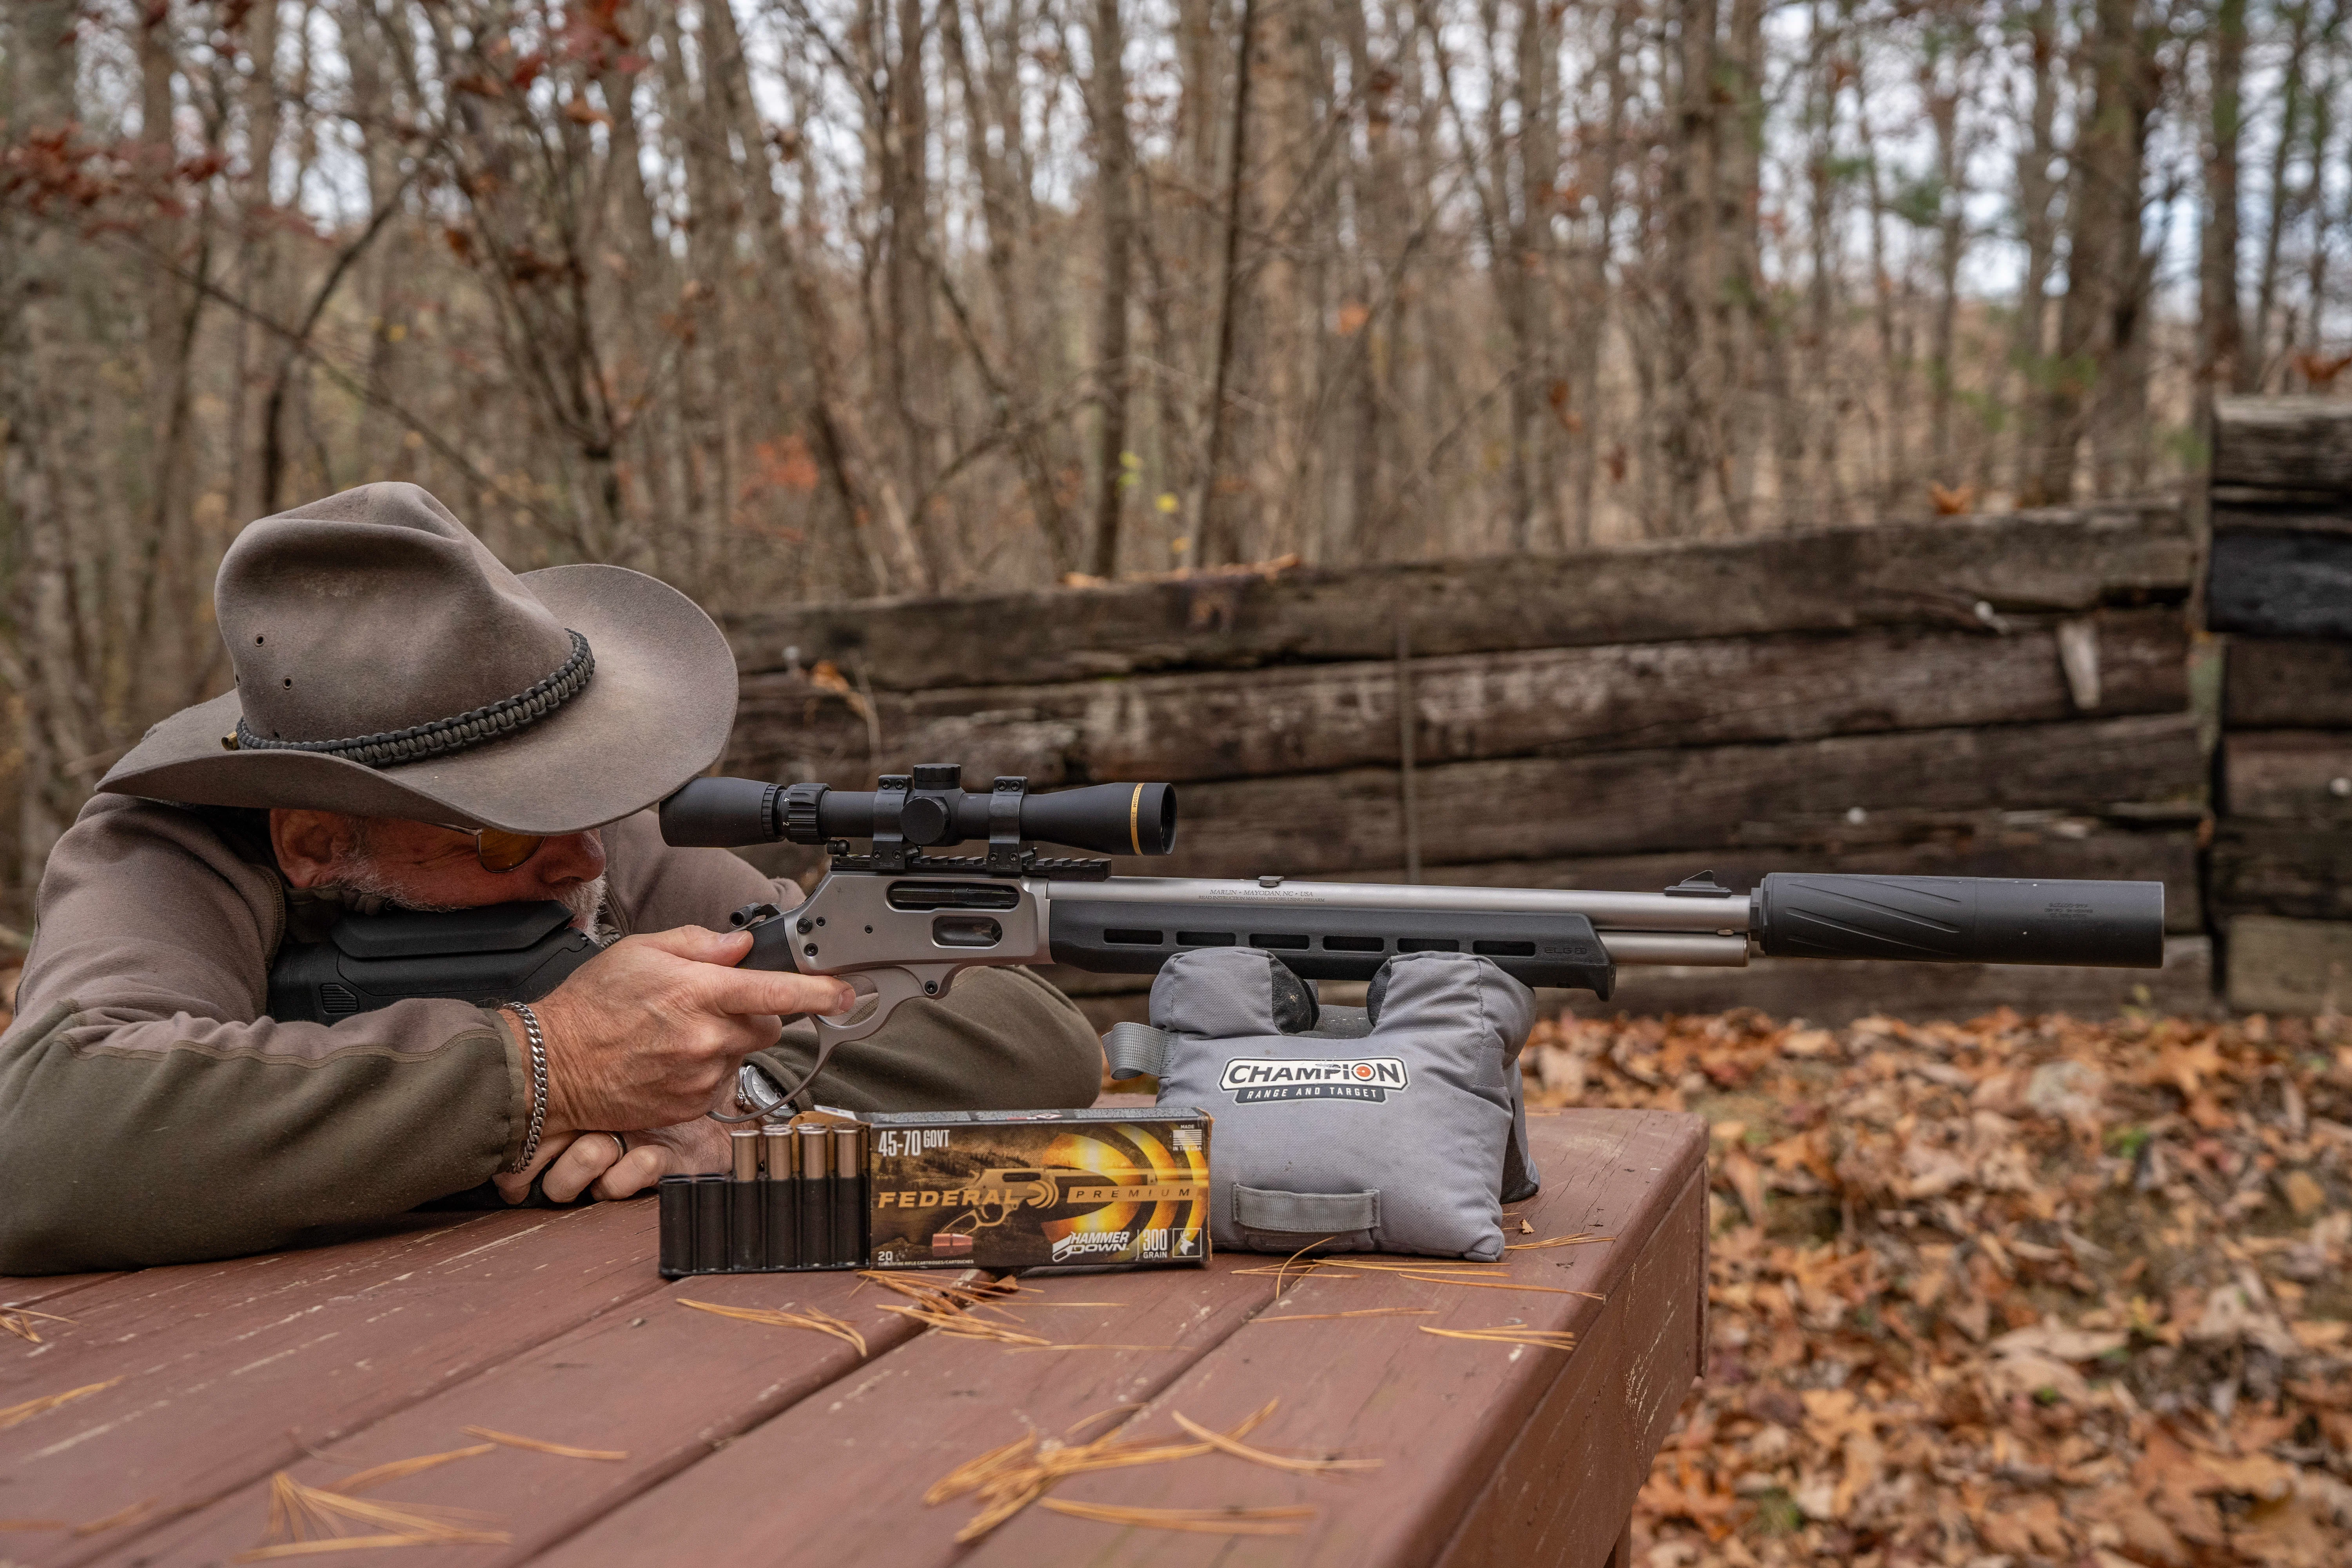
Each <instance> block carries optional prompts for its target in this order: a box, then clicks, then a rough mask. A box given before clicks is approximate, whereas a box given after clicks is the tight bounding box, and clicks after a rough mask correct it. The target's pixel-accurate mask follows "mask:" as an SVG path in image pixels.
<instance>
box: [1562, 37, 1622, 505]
mask: <svg viewBox="0 0 2352 1568" xmlns="http://www.w3.org/2000/svg"><path fill="white" fill-rule="evenodd" d="M1641 5H1642V0H1616V4H1615V5H1612V7H1611V9H1610V13H1609V35H1608V42H1607V44H1606V45H1605V46H1604V47H1603V50H1602V54H1601V92H1602V96H1603V99H1604V100H1605V102H1606V104H1607V110H1606V113H1607V117H1608V118H1607V120H1606V121H1604V128H1603V130H1602V132H1601V149H1600V154H1599V157H1598V160H1597V162H1588V163H1587V168H1588V170H1589V171H1591V172H1590V173H1589V174H1588V175H1587V180H1588V184H1589V187H1590V188H1591V190H1592V191H1593V193H1594V203H1593V217H1592V240H1591V250H1590V252H1589V254H1588V255H1587V256H1586V257H1585V258H1583V265H1582V266H1581V267H1580V268H1579V273H1580V277H1579V279H1578V281H1579V287H1578V290H1577V297H1576V299H1575V300H1573V301H1572V303H1571V305H1570V338H1569V354H1570V379H1571V384H1572V385H1573V387H1574V392H1573V395H1572V396H1573V401H1572V402H1571V403H1570V411H1571V412H1572V413H1573V414H1574V416H1575V423H1574V426H1573V430H1572V457H1571V468H1572V472H1573V474H1574V476H1575V478H1574V492H1573V493H1574V506H1573V510H1574V519H1573V521H1572V522H1571V523H1570V525H1569V527H1568V528H1567V529H1566V530H1565V531H1563V537H1562V540H1561V542H1562V543H1563V544H1565V545H1568V546H1570V547H1571V548H1574V547H1579V546H1583V545H1588V544H1591V542H1592V541H1593V537H1594V530H1593V526H1592V522H1593V518H1592V508H1593V495H1594V492H1595V489H1597V486H1598V480H1599V478H1600V468H1601V350H1602V348H1603V347H1604V345H1605V344H1606V342H1607V341H1608V325H1609V304H1610V288H1609V279H1610V262H1611V259H1612V258H1611V254H1610V253H1611V251H1612V248H1613V247H1614V246H1615V245H1616V241H1617V201H1618V197H1617V183H1618V180H1619V179H1620V177H1621V176H1622V172H1623V169H1624V164H1625V106H1626V79H1625V52H1626V49H1627V48H1628V47H1630V39H1631V37H1632V34H1633V26H1634V24H1635V23H1636V21H1637V20H1638V19H1639V17H1640V13H1641Z"/></svg>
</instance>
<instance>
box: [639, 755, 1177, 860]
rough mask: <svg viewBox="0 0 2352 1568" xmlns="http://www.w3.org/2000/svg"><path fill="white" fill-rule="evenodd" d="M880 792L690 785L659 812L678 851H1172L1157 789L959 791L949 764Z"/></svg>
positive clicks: (1169, 796) (928, 766) (1172, 812)
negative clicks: (755, 847)
mask: <svg viewBox="0 0 2352 1568" xmlns="http://www.w3.org/2000/svg"><path fill="white" fill-rule="evenodd" d="M882 784H883V787H882V788H880V789H877V790H845V789H832V788H829V787H827V786H826V785H824V784H765V783H762V782H761V781H760V780H758V779H726V778H713V779H695V780H693V781H691V782H690V783H688V784H687V785H686V787H685V788H683V789H681V790H679V791H678V792H677V794H676V795H671V796H670V797H669V798H668V799H667V800H666V801H664V802H662V805H661V831H662V837H663V838H664V839H665V840H667V842H669V843H671V844H675V845H679V846H701V847H715V848H731V847H735V846H737V845H744V844H768V843H772V842H774V841H775V840H776V839H779V838H789V839H791V840H792V841H793V843H795V844H824V843H827V842H829V841H831V840H833V839H835V838H873V837H877V836H888V835H892V834H895V835H897V836H898V837H899V838H900V839H902V840H903V841H904V842H906V843H908V844H909V845H912V846H915V847H919V848H923V849H936V848H941V847H946V846H949V845H954V844H961V843H964V842H965V841H967V840H970V839H978V840H980V841H982V842H983V843H984V842H986V841H987V839H988V838H989V837H990V830H991V828H992V826H1005V827H1010V828H1012V829H1013V834H1014V836H1015V837H1020V838H1023V839H1027V840H1036V841H1041V842H1044V843H1047V844H1066V845H1069V846H1070V847H1073V848H1078V849H1091V850H1093V851H1094V852H1095V853H1097V854H1098V855H1165V854H1167V853H1168V851H1169V850H1171V848H1173V847H1175V845H1176V791H1175V789H1174V787H1173V786H1172V785H1169V784H1089V785H1087V786H1085V787H1083V788H1080V789H1064V790H1055V792H1054V793H1053V794H1051V795H1031V794H1029V793H1028V781H1027V780H1026V779H1019V778H1000V779H998V780H997V781H996V787H995V788H994V789H992V790H988V791H970V790H966V789H965V788H964V787H963V777H962V771H961V769H960V768H958V767H957V766H956V765H955V764H953V763H920V764H918V765H917V767H916V768H915V771H914V772H913V773H910V774H900V775H893V776H886V777H885V778H884V779H883V780H882Z"/></svg>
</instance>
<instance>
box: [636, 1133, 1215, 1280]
mask: <svg viewBox="0 0 2352 1568" xmlns="http://www.w3.org/2000/svg"><path fill="white" fill-rule="evenodd" d="M731 1142H732V1150H731V1152H732V1154H733V1161H732V1167H733V1168H732V1173H731V1174H729V1175H724V1176H717V1175H707V1176H667V1177H665V1178H663V1180H662V1184H661V1204H660V1211H659V1212H660V1219H661V1238H660V1268H661V1275H662V1278H663V1279H680V1278H683V1277H685V1276H687V1275H689V1274H767V1273H780V1272H786V1271H798V1270H802V1269H816V1268H866V1267H872V1268H994V1269H1015V1268H1056V1267H1059V1268H1137V1267H1144V1266H1152V1265H1161V1264H1180V1263H1181V1264H1200V1263H1206V1262H1207V1261H1208V1260H1209V1118H1208V1117H1206V1116H1204V1115H1202V1113H1201V1112H1199V1111H1197V1110H941V1111H908V1112H901V1113H898V1114H877V1115H868V1116H860V1117H852V1116H850V1115H848V1114H846V1113H845V1112H838V1111H822V1110H820V1111H816V1112H810V1113H804V1114H803V1115H802V1116H800V1117H796V1118H794V1120H793V1123H792V1124H791V1125H790V1126H782V1125H772V1126H769V1127H767V1128H764V1129H761V1130H758V1131H754V1130H752V1129H750V1128H745V1129H743V1130H741V1131H738V1132H736V1133H735V1134H734V1136H733V1139H732V1141H731Z"/></svg>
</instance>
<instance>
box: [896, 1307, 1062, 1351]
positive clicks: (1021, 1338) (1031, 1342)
mask: <svg viewBox="0 0 2352 1568" xmlns="http://www.w3.org/2000/svg"><path fill="white" fill-rule="evenodd" d="M881 1310H883V1311H885V1312H896V1313H898V1315H899V1316H900V1317H902V1318H912V1319H914V1320H915V1321H917V1322H919V1323H921V1324H923V1325H924V1326H926V1327H928V1328H933V1329H937V1330H938V1331H940V1332H941V1333H943V1334H953V1335H955V1336H956V1337H957V1338H958V1339H965V1340H987V1341H990V1342H992V1343H995V1344H1000V1345H1020V1346H1023V1347H1025V1348H1028V1349H1032V1350H1046V1349H1051V1348H1052V1347H1053V1343H1054V1342H1053V1341H1051V1340H1045V1339H1040V1338H1038V1337H1037V1336H1036V1335H1035V1334H1024V1333H1022V1332H1021V1331H1019V1330H1017V1329H1008V1328H1006V1327H1005V1326H1004V1325H1003V1323H992V1322H990V1321H988V1320H987V1319H985V1318H975V1317H972V1316H971V1315H970V1314H969V1313H966V1312H959V1311H956V1310H952V1309H948V1308H940V1307H929V1306H915V1307H884V1308H883V1309H881Z"/></svg>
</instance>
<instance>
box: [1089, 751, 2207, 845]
mask: <svg viewBox="0 0 2352 1568" xmlns="http://www.w3.org/2000/svg"><path fill="white" fill-rule="evenodd" d="M2204 772H2205V770H2204V763H2203V760H2202V758H2201V755H2200V752H2199V748H2198V743H2197V732H2196V722H2195V721H2194V720H2193V719H2192V718H2191V717H2189V715H2187V714H2161V715H2154V716H2149V717H2142V718H2128V719H2108V720H2095V721H2081V722H2076V723H2067V724H2014V725H1999V726H1992V727H1988V728H1983V729H1969V730H1927V731H1910V732H1907V733H1896V734H1888V735H1858V736H1841V737H1837V738H1834V739H1831V740H1825V741H1810V742H1792V743H1790V744H1786V745H1758V746H1714V747H1696V748H1689V749H1682V750H1675V751H1652V752H1588V753H1582V754H1579V755H1575V756H1569V757H1529V758H1518V759H1513V760H1509V761H1503V762H1481V763H1450V764H1447V765H1445V766H1442V767H1432V768H1425V769H1423V770H1421V771H1420V773H1419V792H1418V794H1419V800H1420V812H1421V825H1420V827H1421V843H1422V858H1423V861H1424V863H1428V864H1440V865H1443V864H1448V863H1464V864H1467V863H1472V862H1477V861H1488V860H1528V859H1547V858H1557V857H1567V856H1577V855H1609V854H1633V853H1638V852H1641V851H1644V850H1664V849H1682V848H1704V847H1710V846H1716V845H1722V844H1727V843H1735V842H1740V841H1743V840H1747V841H1751V842H1752V841H1756V840H1754V839H1753V838H1752V837H1751V835H1750V833H1749V830H1748V825H1750V824H1759V823H1769V822H1773V821H1776V820H1790V819H1795V818H1805V817H1812V818H1825V817H1829V816H1834V815H1837V814H1841V813H1847V812H1851V811H1853V810H1861V811H1863V812H1864V813H1868V812H1874V811H1890V810H1902V809H1917V810H1937V809H1941V810H1962V811H1969V810H1986V809H1993V810H2000V809H2018V810H2026V809H2036V808H2049V809H2059V810H2066V811H2073V812H2077V813H2081V814H2084V815H2106V816H2114V815H2116V812H2115V810H2114V807H2115V806H2116V805H2117V804H2119V803H2155V804H2164V805H2166V806H2167V809H2168V810H2172V811H2175V812H2178V811H2179V810H2182V809H2188V808H2192V807H2193V806H2195V805H2198V804H2200V802H2201V800H2202V795H2203V790H2204ZM1397 782H1398V778H1397V771H1396V770H1395V769H1394V768H1356V769H1351V770H1349V771H1347V772H1345V773H1318V774H1303V775H1295V776H1291V777H1285V778H1271V779H1246V780H1235V781H1230V782H1225V783H1214V784H1195V785H1192V786H1190V787H1189V788H1187V789H1185V790H1184V791H1183V792H1182V795H1181V810H1182V819H1181V829H1180V832H1179V836H1178V840H1177V848H1176V853H1174V854H1173V855H1169V856H1162V857H1157V858H1134V857H1129V858H1125V859H1123V860H1121V861H1120V862H1118V869H1119V870H1120V871H1121V872H1123V873H1126V874H1129V875H1139V876H1255V875H1258V874H1261V873H1265V872H1276V871H1278V872H1283V873H1286V874H1289V875H1296V876H1306V875H1309V874H1322V873H1327V872H1331V871H1344V870H1349V869H1352V868H1362V867H1368V866H1391V865H1395V864H1397V863H1398V861H1399V860H1400V859H1402V844H1403V842H1404V834H1403V825H1402V816H1401V813H1400V809H1399V802H1398V793H1399V792H1398V788H1397Z"/></svg>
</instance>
